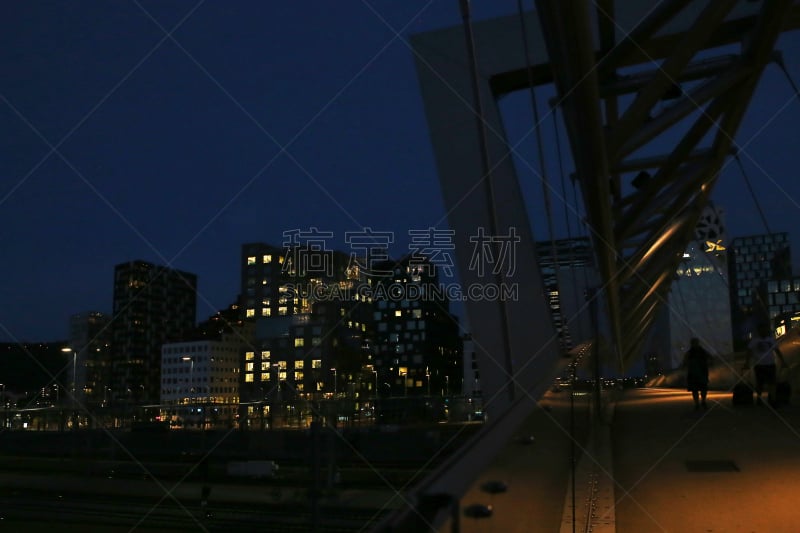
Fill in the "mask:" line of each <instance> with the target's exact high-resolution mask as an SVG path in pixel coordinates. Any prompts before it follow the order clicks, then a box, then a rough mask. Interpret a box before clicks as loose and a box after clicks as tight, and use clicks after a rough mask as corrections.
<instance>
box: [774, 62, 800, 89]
mask: <svg viewBox="0 0 800 533" xmlns="http://www.w3.org/2000/svg"><path fill="white" fill-rule="evenodd" d="M775 63H777V64H778V66H779V67H780V69H781V70H782V71H783V73H784V75H785V76H786V79H787V80H788V81H789V85H791V86H792V89H793V90H794V94H795V96H796V97H797V99H798V100H800V89H798V88H797V84H796V83H795V82H794V80H793V79H792V76H791V75H790V74H789V70H788V69H787V68H786V63H784V61H783V55H780V54H778V57H776V58H775Z"/></svg>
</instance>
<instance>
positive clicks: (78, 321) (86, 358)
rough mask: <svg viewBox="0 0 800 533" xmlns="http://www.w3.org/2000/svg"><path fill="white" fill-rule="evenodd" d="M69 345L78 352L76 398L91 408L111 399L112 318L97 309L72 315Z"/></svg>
mask: <svg viewBox="0 0 800 533" xmlns="http://www.w3.org/2000/svg"><path fill="white" fill-rule="evenodd" d="M69 331H70V335H69V337H70V340H69V347H70V348H71V349H72V350H73V351H74V355H75V359H76V361H75V366H76V368H75V395H76V400H77V401H78V402H79V403H81V404H83V405H85V407H87V408H88V409H90V410H93V409H96V408H97V407H100V406H104V405H106V404H107V402H108V389H109V388H110V381H111V359H110V339H111V328H110V321H109V318H108V317H107V316H106V315H104V314H103V313H100V312H97V311H88V312H86V313H78V314H75V315H72V316H71V317H70V320H69Z"/></svg>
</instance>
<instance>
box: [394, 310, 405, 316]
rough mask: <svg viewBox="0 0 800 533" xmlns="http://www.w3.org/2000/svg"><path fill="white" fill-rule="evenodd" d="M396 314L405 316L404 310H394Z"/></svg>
mask: <svg viewBox="0 0 800 533" xmlns="http://www.w3.org/2000/svg"><path fill="white" fill-rule="evenodd" d="M394 316H403V311H401V310H400V309H398V310H397V311H395V312H394Z"/></svg>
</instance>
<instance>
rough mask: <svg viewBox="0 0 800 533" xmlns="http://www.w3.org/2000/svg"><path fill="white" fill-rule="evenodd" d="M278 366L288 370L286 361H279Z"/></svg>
mask: <svg viewBox="0 0 800 533" xmlns="http://www.w3.org/2000/svg"><path fill="white" fill-rule="evenodd" d="M278 368H280V369H281V370H286V361H278Z"/></svg>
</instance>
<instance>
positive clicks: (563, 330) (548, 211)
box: [517, 0, 568, 353]
mask: <svg viewBox="0 0 800 533" xmlns="http://www.w3.org/2000/svg"><path fill="white" fill-rule="evenodd" d="M517 16H518V18H519V24H520V32H521V34H522V47H523V49H524V56H525V71H526V72H527V74H528V87H529V89H530V91H529V94H530V100H531V109H532V111H533V123H534V124H533V128H534V132H535V133H536V151H537V154H538V158H539V179H540V180H541V182H542V197H543V200H544V210H545V216H546V219H547V233H548V237H549V239H550V250H551V254H552V258H553V259H552V264H553V287H554V289H555V291H556V294H558V298H559V300H560V299H561V291H560V290H559V283H558V266H559V264H558V249H557V246H556V241H555V231H554V229H553V212H552V206H551V203H550V191H549V188H548V185H549V179H548V176H547V167H546V165H545V164H544V145H543V143H542V135H541V119H540V117H539V105H538V102H537V98H536V87H535V84H534V80H533V75H532V73H531V67H532V62H531V55H530V47H529V44H528V29H527V27H526V24H525V14H524V11H523V7H522V0H517ZM543 277H544V276H543ZM545 290H546V291H547V290H548V287H547V286H545ZM548 306H551V304H550V299H549V294H548ZM551 313H552V307H551ZM558 313H559V315H560V318H561V326H560V328H559V329H560V332H559V333H560V335H559V337H560V338H559V348H560V349H561V351H562V353H563V352H565V351H566V350H567V348H568V347H567V346H566V345H565V341H566V338H567V319H566V317H565V316H564V306H562V305H559V310H558Z"/></svg>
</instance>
